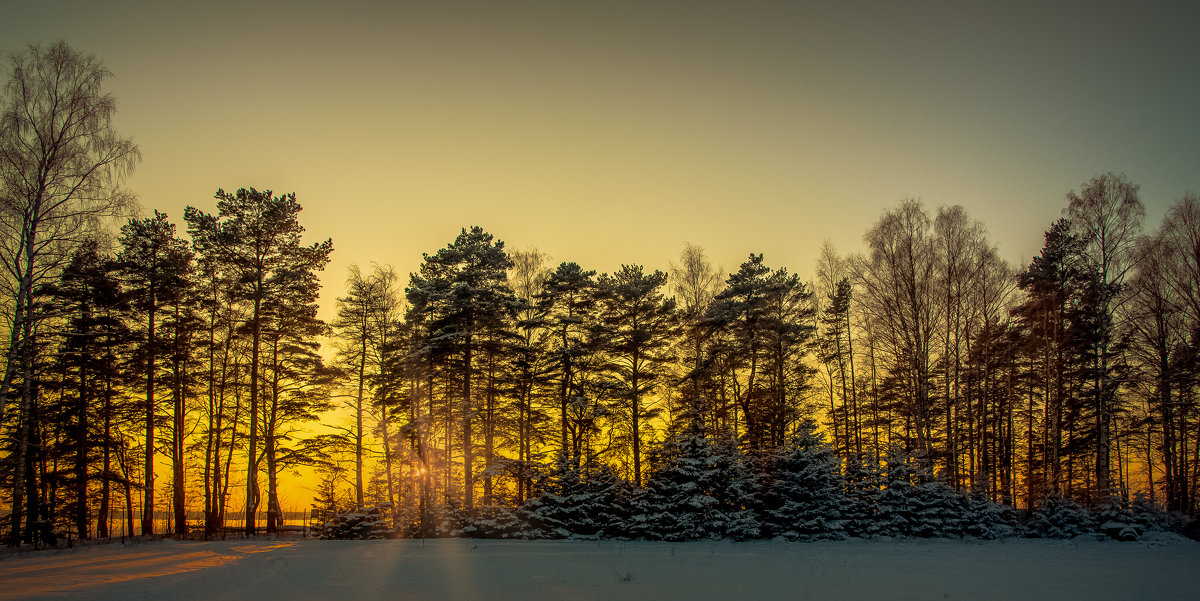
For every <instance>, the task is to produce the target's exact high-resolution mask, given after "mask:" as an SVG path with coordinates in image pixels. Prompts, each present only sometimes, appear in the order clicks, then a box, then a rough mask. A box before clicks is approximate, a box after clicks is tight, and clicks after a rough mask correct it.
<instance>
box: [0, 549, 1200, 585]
mask: <svg viewBox="0 0 1200 601" xmlns="http://www.w3.org/2000/svg"><path fill="white" fill-rule="evenodd" d="M1198 591H1200V543H1196V542H1193V541H1189V540H1186V539H1182V538H1178V537H1175V536H1173V535H1159V536H1158V537H1157V538H1155V539H1153V540H1151V541H1143V542H1137V543H1120V542H1115V541H1095V540H1082V539H1077V540H1071V541H1049V540H1025V539H1008V540H1002V541H990V542H981V541H974V540H972V541H966V540H894V541H893V540H873V541H864V540H848V541H842V542H832V543H807V544H804V543H784V542H749V543H733V542H697V543H649V542H621V541H600V542H588V541H495V540H470V539H439V540H427V541H420V540H382V541H317V540H311V539H310V540H302V539H292V540H289V539H281V540H259V541H224V542H207V543H200V542H197V543H185V542H173V541H162V542H157V543H147V544H138V545H133V546H129V547H123V546H121V545H120V544H114V545H106V546H99V547H95V548H92V549H87V550H82V551H77V552H65V553H58V554H53V555H39V556H28V557H11V556H10V557H8V558H7V559H4V560H3V561H0V599H95V600H109V599H111V600H121V601H131V600H135V599H170V600H180V601H183V600H191V599H197V600H199V599H204V600H208V601H214V600H219V599H250V600H253V601H267V600H272V599H287V600H296V601H300V600H308V599H334V600H338V601H352V600H370V599H388V600H392V599H406V600H408V599H414V600H425V599H429V600H434V599H446V600H471V599H478V600H488V601H492V600H495V601H500V600H510V599H511V600H520V601H536V600H539V599H556V600H557V599H604V600H607V599H686V600H689V601H692V600H699V599H721V600H726V601H737V600H743V599H838V600H842V599H871V600H888V601H891V600H897V599H1016V600H1036V599H1055V600H1066V601H1071V600H1075V599H1078V600H1087V601H1100V600H1104V599H1155V600H1159V599H1191V600H1194V599H1198V598H1200V592H1198Z"/></svg>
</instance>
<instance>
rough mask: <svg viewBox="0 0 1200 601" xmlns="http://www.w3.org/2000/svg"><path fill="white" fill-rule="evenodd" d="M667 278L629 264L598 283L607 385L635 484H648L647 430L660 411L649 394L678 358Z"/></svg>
mask: <svg viewBox="0 0 1200 601" xmlns="http://www.w3.org/2000/svg"><path fill="white" fill-rule="evenodd" d="M666 282H667V274H665V273H663V272H661V271H655V272H654V273H651V274H646V273H643V271H642V267H641V266H640V265H624V266H622V267H621V270H620V271H618V272H617V273H616V274H614V275H611V276H609V275H605V276H602V277H601V278H600V282H599V284H598V289H599V293H598V294H599V297H600V303H599V304H600V311H599V317H598V320H597V322H596V328H597V329H598V336H599V337H600V338H601V339H602V340H603V347H604V351H605V355H606V356H607V358H608V361H607V364H606V366H605V367H606V369H605V372H606V380H607V386H606V387H607V389H608V391H609V394H610V395H611V398H612V400H613V401H614V403H615V407H616V410H615V411H614V413H615V415H616V416H617V419H616V421H615V425H616V428H618V429H619V430H620V432H621V435H620V438H622V439H624V440H625V441H626V444H627V448H628V449H629V457H631V458H632V463H633V465H632V473H633V478H632V480H633V483H634V485H635V486H641V485H642V437H643V435H644V434H643V432H642V430H643V429H644V428H647V427H648V426H649V425H650V424H649V422H650V420H652V419H654V418H656V417H658V415H659V410H658V409H657V408H656V407H654V406H652V405H651V404H650V402H649V399H648V398H647V397H649V395H650V394H652V393H653V392H654V391H655V390H656V389H657V388H658V387H659V386H660V384H661V382H662V380H663V379H664V378H665V377H666V376H667V367H668V365H669V362H670V361H671V358H672V357H671V355H670V350H671V348H670V343H671V340H672V336H674V334H675V315H674V311H675V300H674V299H672V298H666V297H665V296H664V295H663V293H662V292H661V289H662V287H663V286H664V285H665V284H666Z"/></svg>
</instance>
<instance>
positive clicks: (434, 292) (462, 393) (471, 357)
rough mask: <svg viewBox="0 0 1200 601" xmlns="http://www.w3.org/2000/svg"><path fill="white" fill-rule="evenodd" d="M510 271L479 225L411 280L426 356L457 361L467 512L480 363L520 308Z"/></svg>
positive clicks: (470, 499) (508, 263)
mask: <svg viewBox="0 0 1200 601" xmlns="http://www.w3.org/2000/svg"><path fill="white" fill-rule="evenodd" d="M509 267H511V261H510V260H509V258H508V255H507V254H506V253H505V252H504V243H503V242H501V241H499V240H497V241H495V242H493V241H492V235H491V234H488V233H487V232H485V231H483V228H480V227H478V226H474V227H472V228H471V229H470V230H467V229H466V228H464V229H463V230H462V233H461V234H459V236H458V237H457V238H456V239H455V241H454V242H452V243H451V244H450V245H449V246H447V247H446V248H443V249H441V250H439V251H438V252H437V253H435V254H433V255H429V254H426V255H425V260H424V262H423V263H422V265H421V270H420V273H419V274H413V275H412V278H411V283H410V284H409V287H408V288H407V289H406V291H405V293H406V294H407V295H408V299H409V302H410V303H411V304H412V306H413V310H414V311H417V312H419V313H420V314H422V315H423V316H424V318H426V319H428V332H427V335H428V338H427V346H429V347H431V348H430V349H429V350H428V352H431V353H432V352H435V351H436V352H440V353H448V354H450V355H452V356H454V357H455V359H456V365H455V367H454V373H453V375H452V377H453V378H454V380H456V385H457V386H458V392H459V398H458V403H459V405H458V407H459V412H458V415H459V416H460V422H459V423H460V426H461V431H460V432H461V434H460V440H461V444H462V451H463V466H462V470H463V505H464V508H466V509H468V510H470V509H471V508H472V507H473V506H474V498H475V497H474V493H475V474H476V472H475V469H476V468H475V450H476V449H475V444H476V443H475V425H476V424H475V421H474V420H475V416H476V414H477V411H476V409H477V407H476V403H475V397H476V395H477V393H478V388H479V386H478V384H479V382H478V379H479V375H478V373H477V370H478V369H479V365H478V363H477V359H478V356H479V355H481V354H483V353H484V352H486V351H485V349H484V347H485V345H487V344H488V343H489V340H490V339H492V338H494V337H495V336H497V335H499V334H501V333H502V332H504V331H506V330H507V328H508V327H510V326H511V320H512V318H513V316H514V315H515V313H516V311H517V309H518V306H519V305H518V301H517V299H516V297H515V296H514V294H513V292H512V289H511V288H509V286H508V282H507V270H508V268H509ZM432 347H436V348H432ZM485 426H486V424H485ZM447 440H449V437H448V438H447ZM491 459H492V458H491V457H485V461H489V462H490V461H491Z"/></svg>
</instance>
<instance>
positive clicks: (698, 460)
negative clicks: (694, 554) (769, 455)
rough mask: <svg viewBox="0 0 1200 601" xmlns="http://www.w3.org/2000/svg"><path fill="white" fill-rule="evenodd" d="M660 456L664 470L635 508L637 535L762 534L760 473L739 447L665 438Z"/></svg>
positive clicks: (683, 537)
mask: <svg viewBox="0 0 1200 601" xmlns="http://www.w3.org/2000/svg"><path fill="white" fill-rule="evenodd" d="M655 454H656V457H655V458H654V459H655V461H656V462H657V463H658V467H657V468H656V469H655V470H654V471H653V472H652V473H651V476H650V480H649V484H648V486H647V488H646V492H645V494H643V495H640V496H639V498H637V499H636V500H635V501H634V503H633V505H632V507H631V516H630V522H629V524H628V526H627V529H628V531H629V534H630V535H631V536H634V537H639V538H647V539H652V540H666V541H687V540H700V539H707V538H732V539H735V540H744V539H747V538H757V537H758V536H759V532H760V530H761V526H760V524H759V523H758V519H757V516H756V514H755V510H756V501H755V499H754V493H755V490H756V488H757V487H756V483H755V480H754V475H753V472H752V471H751V470H750V469H749V467H748V466H747V465H746V463H745V462H744V461H743V459H742V457H741V456H740V453H739V452H738V451H737V447H736V446H735V445H732V444H722V443H718V442H715V441H713V440H710V439H708V438H704V437H702V436H698V435H686V434H685V435H680V436H676V437H672V438H669V439H667V440H665V441H664V442H663V443H662V445H661V446H660V447H659V448H657V449H656V450H655Z"/></svg>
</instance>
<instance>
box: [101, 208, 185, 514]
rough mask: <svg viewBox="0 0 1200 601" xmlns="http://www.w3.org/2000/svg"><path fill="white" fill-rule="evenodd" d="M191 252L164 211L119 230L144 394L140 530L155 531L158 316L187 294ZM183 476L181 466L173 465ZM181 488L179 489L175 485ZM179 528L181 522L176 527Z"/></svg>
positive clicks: (161, 342)
mask: <svg viewBox="0 0 1200 601" xmlns="http://www.w3.org/2000/svg"><path fill="white" fill-rule="evenodd" d="M191 257H192V255H191V251H190V250H189V249H188V246H187V242H186V241H184V240H182V239H180V238H177V237H176V236H175V224H173V223H171V222H170V221H168V220H167V216H166V214H164V213H160V212H158V211H155V212H154V217H148V218H145V219H130V220H129V223H127V224H126V225H125V226H124V227H122V228H121V252H120V255H119V256H118V260H119V261H120V262H121V267H122V275H123V278H124V280H125V285H126V289H127V290H128V292H129V294H130V297H131V298H132V300H133V308H134V309H135V310H136V311H137V312H138V314H139V316H140V318H139V321H141V324H142V327H143V328H144V329H142V330H141V331H140V333H141V338H142V340H141V344H140V351H139V355H140V357H141V361H142V370H141V377H142V390H143V392H144V394H145V401H144V405H143V416H144V420H145V438H144V445H145V453H144V457H143V460H144V461H145V471H144V477H143V479H142V486H143V493H144V497H143V501H142V523H141V526H142V534H153V533H154V459H155V454H156V450H155V444H156V443H157V441H158V437H157V434H156V433H155V430H156V427H157V425H158V421H159V419H160V412H161V409H160V407H159V403H160V399H158V397H157V392H158V390H159V389H160V388H161V387H163V385H164V382H162V381H161V380H162V376H161V373H160V370H161V369H162V366H161V365H160V364H159V361H160V359H161V358H162V356H163V355H164V354H165V353H168V352H169V350H168V347H169V340H166V339H164V338H163V337H161V336H160V332H159V331H158V328H159V326H160V323H159V320H160V318H161V317H162V315H160V313H161V312H164V311H165V310H166V309H167V308H168V307H170V306H173V305H175V304H177V303H180V302H183V299H184V296H185V295H186V294H187V282H188V272H189V270H190V268H191ZM175 467H176V468H177V471H178V476H179V477H182V466H175ZM180 488H181V487H180ZM176 526H177V527H180V524H177V525H176Z"/></svg>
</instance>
